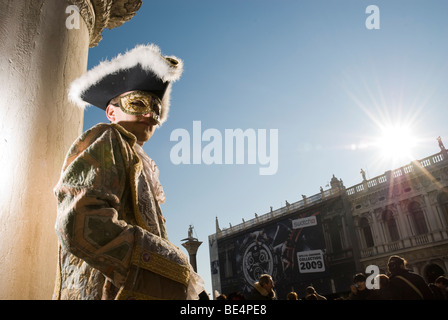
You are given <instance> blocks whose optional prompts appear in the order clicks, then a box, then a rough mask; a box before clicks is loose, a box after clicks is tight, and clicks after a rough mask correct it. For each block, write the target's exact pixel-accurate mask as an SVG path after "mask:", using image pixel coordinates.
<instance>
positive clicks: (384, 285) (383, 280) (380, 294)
mask: <svg viewBox="0 0 448 320" xmlns="http://www.w3.org/2000/svg"><path fill="white" fill-rule="evenodd" d="M376 278H377V279H376V281H378V283H379V288H378V289H374V290H373V294H374V299H375V300H391V299H392V294H391V292H390V287H389V277H388V276H387V275H385V274H379V275H377V276H376Z"/></svg>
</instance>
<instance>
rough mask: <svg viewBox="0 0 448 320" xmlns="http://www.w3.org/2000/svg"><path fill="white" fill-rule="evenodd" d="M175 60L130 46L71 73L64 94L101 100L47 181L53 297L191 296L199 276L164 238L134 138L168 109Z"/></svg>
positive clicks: (154, 174) (147, 132)
mask: <svg viewBox="0 0 448 320" xmlns="http://www.w3.org/2000/svg"><path fill="white" fill-rule="evenodd" d="M182 69H183V63H182V61H181V60H180V59H178V58H176V57H168V56H163V55H162V54H161V52H160V49H159V48H158V47H157V46H155V45H138V46H136V47H135V48H134V49H132V50H130V51H128V52H126V53H125V54H123V55H118V56H117V57H116V58H114V59H112V60H110V61H104V62H101V63H100V64H99V65H98V66H96V67H95V68H93V69H91V70H89V71H88V72H87V73H86V74H84V75H83V76H82V77H80V78H79V79H77V80H75V81H74V82H73V83H72V85H71V87H70V90H69V97H70V99H71V100H72V101H73V102H74V103H76V104H77V105H79V106H80V107H85V106H87V105H94V106H97V107H99V108H101V109H104V110H105V112H106V116H107V118H108V119H109V121H110V123H108V124H104V123H103V124H98V125H96V126H94V127H93V128H91V129H90V130H88V131H86V132H85V133H84V134H82V135H81V136H80V137H79V138H78V139H77V140H76V141H75V142H74V143H73V145H72V146H71V148H70V150H69V152H68V154H67V156H66V159H65V162H64V165H63V168H62V173H61V178H60V180H59V182H58V184H57V185H56V187H55V195H56V197H57V199H58V216H57V221H56V227H55V228H56V233H57V235H58V239H59V262H58V274H57V279H56V285H55V292H54V298H55V299H175V300H183V299H197V298H198V294H199V293H201V292H202V291H203V282H202V279H201V278H200V277H199V276H198V275H197V274H196V273H195V272H194V271H193V269H192V267H191V265H190V264H189V261H188V258H187V256H186V255H185V254H184V253H183V252H182V251H181V250H180V249H179V248H178V247H176V246H175V245H173V244H172V243H170V242H169V241H168V237H167V232H166V229H165V219H164V217H163V216H162V212H161V210H160V204H162V203H163V202H164V201H165V196H164V193H163V189H162V186H161V185H160V183H159V177H158V176H159V171H158V169H157V166H156V165H155V163H154V161H153V160H152V159H151V158H149V156H148V155H146V153H145V152H144V150H143V148H142V146H143V144H144V143H145V142H146V141H147V140H149V139H150V138H151V136H152V134H153V133H154V131H155V129H156V127H157V126H159V125H161V124H162V123H164V122H165V121H166V119H167V117H168V111H169V104H170V99H169V98H170V92H171V86H172V83H173V82H174V81H176V80H178V79H179V78H180V76H181V74H182Z"/></svg>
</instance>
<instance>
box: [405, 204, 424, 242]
mask: <svg viewBox="0 0 448 320" xmlns="http://www.w3.org/2000/svg"><path fill="white" fill-rule="evenodd" d="M409 213H410V214H411V218H412V222H413V223H414V230H415V233H416V234H424V233H428V227H427V225H426V221H425V215H424V214H423V210H422V208H421V207H420V203H418V202H416V201H413V202H411V204H410V205H409Z"/></svg>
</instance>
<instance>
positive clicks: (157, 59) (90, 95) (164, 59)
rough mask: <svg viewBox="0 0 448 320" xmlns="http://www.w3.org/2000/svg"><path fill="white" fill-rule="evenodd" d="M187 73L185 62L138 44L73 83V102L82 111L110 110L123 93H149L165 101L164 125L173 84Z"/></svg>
mask: <svg viewBox="0 0 448 320" xmlns="http://www.w3.org/2000/svg"><path fill="white" fill-rule="evenodd" d="M182 72H183V62H182V60H180V59H178V58H176V57H174V56H163V55H162V54H161V52H160V49H159V47H157V46H156V45H154V44H150V45H137V46H136V47H135V48H134V49H132V50H130V51H128V52H126V53H124V54H119V55H118V56H117V57H115V58H114V59H111V60H109V61H107V60H106V61H103V62H101V63H100V64H99V65H97V66H96V67H94V68H92V69H90V70H89V71H87V72H86V73H85V74H84V75H82V76H81V77H79V78H78V79H76V80H75V81H73V82H72V84H71V86H70V89H69V94H68V95H69V99H70V100H71V101H72V102H73V103H75V104H76V105H77V106H79V107H80V108H85V107H86V106H87V105H94V106H96V107H98V108H101V109H104V110H106V108H107V105H108V104H109V101H110V100H111V99H113V98H115V97H116V96H119V95H120V94H122V93H125V92H128V91H133V90H140V91H149V92H152V93H154V94H156V95H158V96H159V98H160V99H161V100H162V112H161V116H160V122H161V123H163V122H165V121H166V119H167V118H168V112H169V108H170V93H171V84H172V83H173V82H175V81H177V80H178V79H179V78H180V76H181V75H182Z"/></svg>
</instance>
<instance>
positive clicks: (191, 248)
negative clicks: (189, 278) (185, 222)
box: [181, 226, 202, 272]
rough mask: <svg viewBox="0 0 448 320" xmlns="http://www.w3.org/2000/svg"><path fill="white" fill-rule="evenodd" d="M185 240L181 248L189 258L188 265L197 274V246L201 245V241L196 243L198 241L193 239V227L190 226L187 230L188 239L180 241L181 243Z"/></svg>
mask: <svg viewBox="0 0 448 320" xmlns="http://www.w3.org/2000/svg"><path fill="white" fill-rule="evenodd" d="M185 240H186V242H184V243H182V246H183V247H184V248H185V249H187V251H188V255H189V256H190V264H191V266H192V267H193V270H194V271H195V272H198V267H197V261H196V254H197V252H198V249H199V246H200V245H201V244H202V241H198V239H196V238H194V237H193V226H190V228H189V229H188V238H185V239H182V240H181V241H185Z"/></svg>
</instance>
